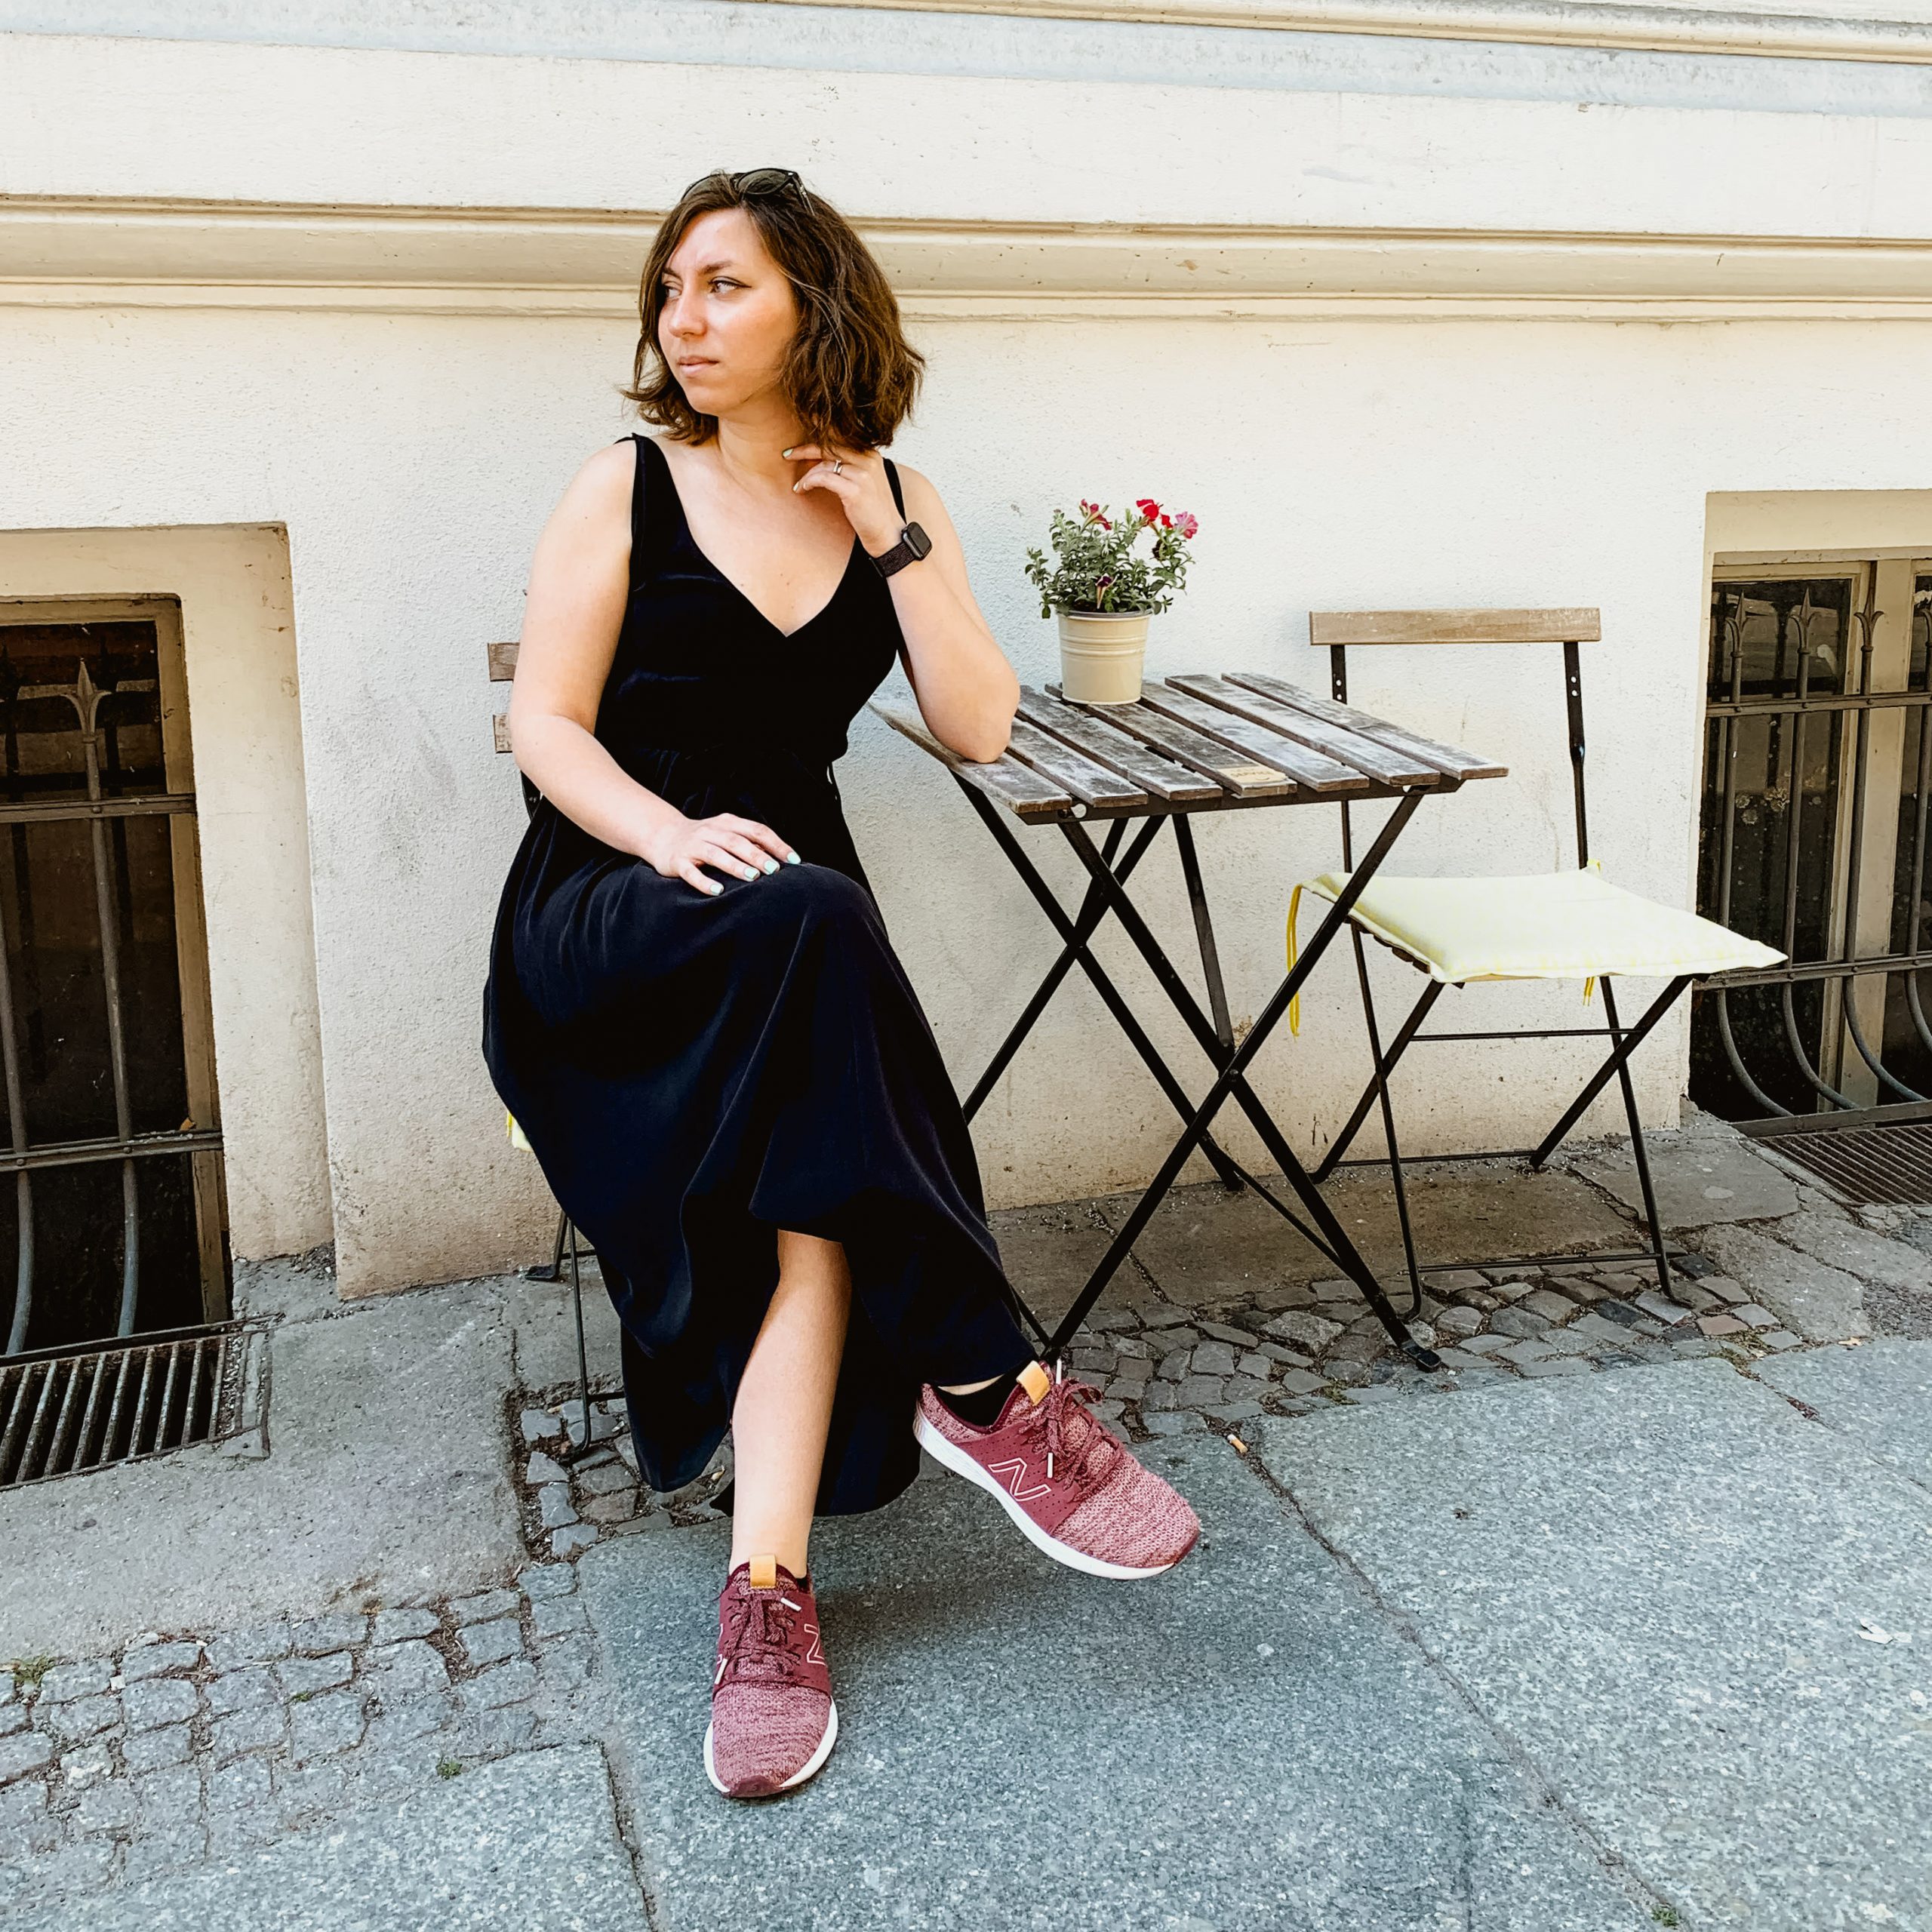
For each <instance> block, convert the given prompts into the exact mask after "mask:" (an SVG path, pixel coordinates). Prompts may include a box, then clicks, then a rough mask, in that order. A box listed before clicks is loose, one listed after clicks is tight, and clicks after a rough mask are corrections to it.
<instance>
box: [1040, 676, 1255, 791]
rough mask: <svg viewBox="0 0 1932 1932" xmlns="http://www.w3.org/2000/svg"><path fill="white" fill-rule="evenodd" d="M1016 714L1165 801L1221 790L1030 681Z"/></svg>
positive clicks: (1190, 769)
mask: <svg viewBox="0 0 1932 1932" xmlns="http://www.w3.org/2000/svg"><path fill="white" fill-rule="evenodd" d="M1017 715H1019V716H1020V717H1021V718H1024V719H1025V720H1026V722H1027V723H1028V724H1032V725H1034V726H1035V727H1037V728H1038V729H1039V730H1041V731H1046V732H1049V733H1051V734H1052V736H1054V737H1056V738H1058V739H1060V740H1061V741H1062V742H1063V743H1066V744H1069V745H1072V746H1074V747H1075V749H1077V750H1078V751H1081V752H1084V753H1085V755H1087V756H1088V758H1091V759H1092V760H1093V761H1094V763H1095V764H1103V765H1105V766H1106V767H1107V768H1108V769H1109V770H1110V771H1117V772H1118V773H1119V774H1120V775H1121V777H1123V778H1124V779H1126V780H1127V781H1128V783H1130V784H1132V785H1137V786H1140V787H1141V788H1142V789H1143V790H1145V791H1147V792H1152V794H1153V795H1154V796H1155V798H1164V799H1166V800H1167V801H1168V803H1169V804H1192V803H1197V802H1198V801H1200V800H1201V799H1204V798H1220V796H1221V795H1222V789H1221V787H1220V786H1219V785H1218V784H1217V783H1215V782H1214V780H1212V779H1211V778H1204V777H1202V776H1201V774H1200V773H1199V772H1198V771H1194V770H1193V769H1192V768H1190V767H1189V766H1187V765H1184V764H1176V763H1175V762H1174V761H1173V759H1171V758H1162V757H1161V756H1160V755H1159V754H1158V752H1155V751H1154V750H1152V749H1151V748H1150V747H1149V746H1146V745H1143V743H1141V742H1140V740H1139V739H1138V738H1136V737H1132V736H1131V735H1130V734H1128V733H1127V732H1125V731H1115V729H1114V728H1113V727H1112V725H1111V724H1108V723H1107V722H1106V721H1105V719H1103V718H1096V717H1095V716H1094V715H1093V714H1092V712H1086V711H1076V710H1075V709H1074V707H1073V706H1072V705H1070V704H1067V703H1063V701H1062V700H1060V699H1059V698H1057V697H1048V695H1047V694H1046V693H1045V692H1044V691H1040V690H1038V689H1036V688H1035V687H1034V686H1033V685H1021V686H1020V709H1019V712H1018V714H1017Z"/></svg>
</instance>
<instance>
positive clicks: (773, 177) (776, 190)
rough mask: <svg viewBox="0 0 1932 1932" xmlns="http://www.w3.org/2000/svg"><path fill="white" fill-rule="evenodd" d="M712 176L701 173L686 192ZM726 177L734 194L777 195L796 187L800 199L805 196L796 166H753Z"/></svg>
mask: <svg viewBox="0 0 1932 1932" xmlns="http://www.w3.org/2000/svg"><path fill="white" fill-rule="evenodd" d="M711 178H712V177H710V176H709V175H700V177H698V181H694V182H693V183H691V187H690V188H687V189H685V193H686V194H689V193H690V192H691V189H692V188H695V187H697V186H698V185H699V181H708V180H710V179H711ZM724 179H725V180H726V181H727V182H728V183H729V184H730V186H731V192H732V193H733V194H734V195H745V196H746V197H747V198H755V197H758V196H760V195H782V194H783V193H784V192H785V191H786V189H788V188H796V189H798V198H799V199H800V200H801V201H802V200H803V199H804V192H805V186H804V183H803V182H802V181H801V180H800V179H799V178H798V170H797V169H796V168H750V169H748V170H746V172H744V173H743V174H728V175H726V176H725V177H724Z"/></svg>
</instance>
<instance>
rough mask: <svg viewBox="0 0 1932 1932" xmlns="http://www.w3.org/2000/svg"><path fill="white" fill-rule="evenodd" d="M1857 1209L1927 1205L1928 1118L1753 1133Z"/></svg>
mask: <svg viewBox="0 0 1932 1932" xmlns="http://www.w3.org/2000/svg"><path fill="white" fill-rule="evenodd" d="M1758 1139H1759V1140H1760V1141H1761V1143H1764V1144H1768V1145H1771V1146H1775V1147H1776V1148H1777V1151H1778V1152H1779V1154H1780V1155H1781V1156H1782V1157H1783V1158H1784V1159H1786V1160H1787V1161H1795V1162H1797V1164H1798V1165H1799V1166H1800V1167H1801V1168H1807V1169H1808V1170H1809V1171H1810V1172H1811V1173H1813V1174H1816V1175H1817V1177H1818V1178H1819V1179H1820V1180H1822V1181H1824V1182H1826V1183H1829V1185H1830V1186H1832V1187H1835V1188H1836V1189H1838V1192H1840V1193H1841V1194H1842V1195H1844V1197H1845V1198H1847V1200H1848V1201H1851V1202H1852V1203H1853V1204H1854V1205H1856V1206H1858V1207H1878V1206H1881V1205H1882V1206H1890V1207H1926V1206H1932V1123H1924V1122H1912V1123H1910V1124H1908V1123H1906V1122H1904V1121H1900V1122H1897V1123H1894V1124H1889V1125H1887V1126H1884V1127H1843V1128H1838V1129H1837V1130H1836V1131H1834V1132H1832V1133H1829V1134H1776V1135H1773V1134H1764V1135H1761V1136H1759V1137H1758Z"/></svg>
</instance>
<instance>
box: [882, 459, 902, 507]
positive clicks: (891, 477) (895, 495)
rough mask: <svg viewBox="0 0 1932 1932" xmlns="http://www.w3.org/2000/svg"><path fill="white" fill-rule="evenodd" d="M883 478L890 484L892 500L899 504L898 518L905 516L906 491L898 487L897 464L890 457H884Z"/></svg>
mask: <svg viewBox="0 0 1932 1932" xmlns="http://www.w3.org/2000/svg"><path fill="white" fill-rule="evenodd" d="M885 480H886V481H888V483H890V484H891V485H892V500H893V501H894V503H897V505H898V506H899V515H900V521H902V522H903V521H904V520H905V516H906V492H905V491H903V490H902V489H900V487H899V466H898V464H897V463H894V461H893V460H892V459H891V457H887V458H886V459H885Z"/></svg>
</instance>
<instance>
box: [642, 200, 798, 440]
mask: <svg viewBox="0 0 1932 1932" xmlns="http://www.w3.org/2000/svg"><path fill="white" fill-rule="evenodd" d="M660 295H661V297H662V298H663V304H664V306H663V309H661V310H660V312H659V314H658V318H657V346H658V352H659V353H660V355H663V358H664V359H665V361H666V362H668V363H669V365H671V368H672V373H673V374H675V376H676V377H677V378H678V381H679V382H680V383H681V384H682V385H683V386H684V390H685V396H686V397H687V398H688V400H689V401H690V403H691V407H692V408H694V409H695V410H696V411H698V412H699V414H701V415H705V416H724V415H728V414H731V412H732V411H734V410H739V409H742V408H743V407H744V406H745V405H746V403H748V402H749V401H752V400H753V399H754V398H756V397H758V395H761V393H763V392H765V391H767V390H768V389H771V388H773V387H774V386H775V385H776V384H777V381H778V377H779V372H780V369H781V368H783V364H784V360H785V352H786V349H788V348H789V346H791V341H792V335H793V333H794V332H795V330H796V329H797V328H798V304H797V303H796V302H795V300H794V299H793V297H792V285H791V284H790V283H789V281H786V279H785V277H784V275H783V273H782V272H780V269H779V267H778V265H777V263H775V262H774V261H773V260H772V259H771V256H770V255H769V254H767V253H766V252H765V248H764V243H763V242H762V241H761V240H760V239H759V238H758V229H757V226H756V225H755V223H753V222H752V218H751V217H750V216H749V215H748V214H746V212H745V211H744V210H743V208H714V209H713V210H712V211H711V212H710V213H709V214H701V215H700V216H699V217H697V220H695V221H694V222H692V223H691V226H689V227H688V228H687V229H685V232H684V236H683V238H682V239H681V241H680V242H678V246H677V249H676V251H675V253H674V254H672V257H671V259H670V260H669V262H668V263H666V265H665V268H664V272H663V285H662V288H661V289H660Z"/></svg>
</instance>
